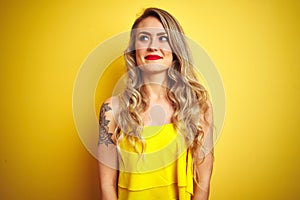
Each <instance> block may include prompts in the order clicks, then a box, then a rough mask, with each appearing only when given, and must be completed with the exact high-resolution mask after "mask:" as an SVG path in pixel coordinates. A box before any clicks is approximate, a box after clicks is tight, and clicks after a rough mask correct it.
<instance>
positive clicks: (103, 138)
mask: <svg viewBox="0 0 300 200" xmlns="http://www.w3.org/2000/svg"><path fill="white" fill-rule="evenodd" d="M109 110H111V107H109V105H108V103H104V104H103V105H102V106H101V109H100V119H99V124H100V126H99V140H98V145H99V144H105V145H106V146H107V147H108V145H109V144H114V142H113V140H112V133H109V132H108V123H109V122H110V121H109V120H107V119H106V118H105V113H106V112H107V111H109Z"/></svg>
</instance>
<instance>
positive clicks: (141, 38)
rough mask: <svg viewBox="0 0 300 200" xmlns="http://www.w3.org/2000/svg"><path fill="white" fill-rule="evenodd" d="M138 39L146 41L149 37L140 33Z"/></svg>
mask: <svg viewBox="0 0 300 200" xmlns="http://www.w3.org/2000/svg"><path fill="white" fill-rule="evenodd" d="M139 40H140V41H148V40H149V37H148V36H146V35H141V36H140V37H139Z"/></svg>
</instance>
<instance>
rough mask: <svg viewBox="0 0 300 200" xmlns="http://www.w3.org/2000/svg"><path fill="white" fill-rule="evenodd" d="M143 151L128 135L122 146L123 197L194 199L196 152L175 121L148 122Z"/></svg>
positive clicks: (134, 199) (122, 199)
mask: <svg viewBox="0 0 300 200" xmlns="http://www.w3.org/2000/svg"><path fill="white" fill-rule="evenodd" d="M142 136H143V138H144V139H145V142H146V148H145V150H144V153H143V154H142V155H139V154H138V153H137V150H138V152H140V150H141V145H140V144H139V143H137V144H136V145H135V146H136V149H135V148H134V147H133V145H132V144H131V143H130V142H129V141H128V140H127V139H126V137H124V138H123V139H120V143H119V144H120V146H119V147H120V148H119V168H120V171H119V180H118V199H119V200H125V199H126V200H141V199H143V200H150V199H151V200H152V199H153V200H156V199H164V200H168V199H179V200H188V199H191V195H192V194H193V173H192V156H191V152H190V150H188V149H186V148H185V145H184V140H183V138H182V137H181V136H180V135H179V134H177V131H176V130H175V128H174V126H173V124H165V125H162V126H145V127H144V130H143V133H142Z"/></svg>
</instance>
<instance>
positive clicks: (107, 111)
mask: <svg viewBox="0 0 300 200" xmlns="http://www.w3.org/2000/svg"><path fill="white" fill-rule="evenodd" d="M116 127H117V124H116V122H115V120H114V117H113V110H112V101H111V99H108V100H106V101H105V102H104V103H103V104H102V106H101V109H100V118H99V140H98V166H99V179H100V192H101V193H100V195H101V200H117V183H118V154H117V148H116V145H115V140H114V131H115V129H116Z"/></svg>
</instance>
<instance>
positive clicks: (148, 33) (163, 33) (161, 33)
mask: <svg viewBox="0 0 300 200" xmlns="http://www.w3.org/2000/svg"><path fill="white" fill-rule="evenodd" d="M140 34H145V35H152V34H151V33H150V32H146V31H141V32H139V33H138V35H140ZM156 35H157V36H160V35H167V33H166V32H159V33H156Z"/></svg>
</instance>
